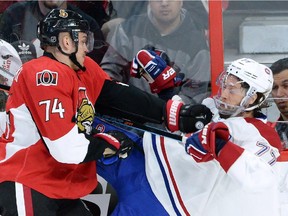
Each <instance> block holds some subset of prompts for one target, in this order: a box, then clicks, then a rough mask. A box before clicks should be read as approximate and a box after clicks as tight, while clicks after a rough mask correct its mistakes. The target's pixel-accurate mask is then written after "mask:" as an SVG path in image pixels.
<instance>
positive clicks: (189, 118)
mask: <svg viewBox="0 0 288 216" xmlns="http://www.w3.org/2000/svg"><path fill="white" fill-rule="evenodd" d="M211 119H212V112H211V111H210V109H209V108H207V107H206V106H205V105H202V104H196V105H184V104H183V103H182V102H179V101H173V100H168V102H167V103H166V107H165V110H164V122H165V125H166V127H167V128H168V129H169V130H170V131H171V132H174V131H178V130H180V131H181V132H183V133H193V132H195V131H198V130H200V129H202V128H203V127H204V126H205V125H206V124H208V123H209V122H210V121H211Z"/></svg>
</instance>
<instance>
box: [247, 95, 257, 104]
mask: <svg viewBox="0 0 288 216" xmlns="http://www.w3.org/2000/svg"><path fill="white" fill-rule="evenodd" d="M257 97H258V95H257V94H254V95H252V96H251V97H250V99H249V104H253V103H254V102H255V101H256V99H257Z"/></svg>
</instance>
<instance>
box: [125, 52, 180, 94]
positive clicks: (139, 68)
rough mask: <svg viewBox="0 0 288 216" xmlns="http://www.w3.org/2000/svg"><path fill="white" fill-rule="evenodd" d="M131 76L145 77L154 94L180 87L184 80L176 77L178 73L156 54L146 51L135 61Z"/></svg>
mask: <svg viewBox="0 0 288 216" xmlns="http://www.w3.org/2000/svg"><path fill="white" fill-rule="evenodd" d="M130 74H131V76H132V77H138V78H139V77H141V76H142V77H144V78H145V79H146V81H147V82H148V83H149V85H150V89H151V92H153V93H160V92H161V91H162V90H164V89H169V88H174V87H177V86H180V85H181V84H182V80H183V76H182V75H181V76H176V75H177V73H176V71H175V70H174V69H173V68H172V67H171V66H169V65H167V63H166V61H165V60H163V59H162V58H161V57H160V56H159V55H157V54H156V52H154V51H151V50H149V51H148V50H145V49H143V50H140V51H139V52H138V53H137V55H136V57H135V58H134V59H133V62H132V67H131V73H130Z"/></svg>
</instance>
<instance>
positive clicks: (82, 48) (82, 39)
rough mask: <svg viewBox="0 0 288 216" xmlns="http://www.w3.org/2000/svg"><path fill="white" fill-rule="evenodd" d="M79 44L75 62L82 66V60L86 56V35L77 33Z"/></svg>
mask: <svg viewBox="0 0 288 216" xmlns="http://www.w3.org/2000/svg"><path fill="white" fill-rule="evenodd" d="M78 38H79V43H78V51H77V53H76V57H77V61H78V62H79V63H80V65H82V66H83V65H84V59H85V56H86V54H87V53H88V47H87V43H88V36H87V34H86V33H83V32H79V35H78Z"/></svg>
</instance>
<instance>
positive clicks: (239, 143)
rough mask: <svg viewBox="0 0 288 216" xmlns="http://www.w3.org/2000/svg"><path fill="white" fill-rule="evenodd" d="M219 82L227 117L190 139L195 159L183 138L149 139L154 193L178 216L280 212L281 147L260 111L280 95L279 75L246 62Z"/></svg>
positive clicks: (147, 152) (148, 136) (220, 106)
mask: <svg viewBox="0 0 288 216" xmlns="http://www.w3.org/2000/svg"><path fill="white" fill-rule="evenodd" d="M218 84H219V87H220V88H219V93H218V94H217V95H216V96H215V97H214V98H213V99H214V101H215V104H216V107H217V109H218V111H219V114H220V117H222V119H223V120H221V121H220V122H212V123H210V124H208V125H206V127H205V128H204V129H203V130H201V131H198V132H197V133H194V134H192V135H191V136H190V137H188V138H187V141H186V142H185V144H184V146H185V150H186V152H187V153H188V154H187V155H185V154H183V149H182V148H181V147H182V146H180V145H179V143H177V142H176V141H173V140H171V139H167V138H163V137H159V136H155V135H151V134H147V133H146V134H145V136H144V140H143V146H144V151H145V161H146V174H147V178H148V180H149V183H150V186H151V188H152V191H153V192H154V194H155V195H156V197H157V198H158V199H159V201H160V202H161V203H162V205H163V206H164V208H165V209H166V210H167V211H168V212H169V214H170V215H193V216H196V215H197V216H198V215H199V216H200V215H201V216H209V215H211V216H218V215H219V216H220V215H221V216H230V215H233V216H237V215H239V216H243V215H245V216H249V215H251V216H255V215H261V216H265V215H267V216H271V215H273V216H276V215H279V214H280V212H279V211H280V210H279V199H278V190H277V180H278V179H277V176H276V174H275V172H274V168H273V164H274V163H275V162H276V159H277V157H278V156H279V151H278V148H280V146H281V144H280V140H279V137H278V136H277V134H276V133H275V131H274V130H273V129H272V128H271V127H269V126H268V125H266V124H265V122H266V117H265V116H264V115H263V114H262V113H261V112H260V109H261V107H262V106H263V105H264V103H265V100H266V99H267V97H268V95H269V93H270V92H271V90H272V84H273V76H272V72H271V70H270V69H269V68H268V67H266V66H265V65H262V64H259V63H257V62H255V61H253V60H251V59H239V60H236V61H234V62H232V63H231V64H230V65H229V67H228V68H227V71H225V72H223V73H222V74H221V76H220V77H219V79H218Z"/></svg>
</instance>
